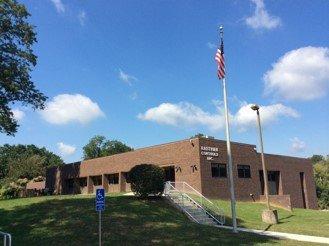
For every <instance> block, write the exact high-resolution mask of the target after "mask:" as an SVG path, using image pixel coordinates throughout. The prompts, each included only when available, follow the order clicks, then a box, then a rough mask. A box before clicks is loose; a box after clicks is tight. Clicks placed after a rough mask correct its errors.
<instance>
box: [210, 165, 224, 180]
mask: <svg viewBox="0 0 329 246" xmlns="http://www.w3.org/2000/svg"><path fill="white" fill-rule="evenodd" d="M211 176H212V177H213V178H226V177H227V171H226V164H219V163H211Z"/></svg>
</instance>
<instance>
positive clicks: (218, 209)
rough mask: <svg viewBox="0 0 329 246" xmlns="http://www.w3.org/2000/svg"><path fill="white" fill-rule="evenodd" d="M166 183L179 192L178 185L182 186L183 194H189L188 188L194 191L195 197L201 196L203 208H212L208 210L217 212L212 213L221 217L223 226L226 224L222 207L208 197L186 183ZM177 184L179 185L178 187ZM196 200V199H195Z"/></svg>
mask: <svg viewBox="0 0 329 246" xmlns="http://www.w3.org/2000/svg"><path fill="white" fill-rule="evenodd" d="M166 183H170V184H171V185H172V186H174V188H175V189H176V190H179V189H178V188H177V185H178V186H179V185H180V186H182V188H183V190H182V191H183V193H187V192H186V187H188V188H189V189H190V190H192V191H193V193H195V195H197V196H199V197H200V199H201V202H200V203H201V206H205V207H206V208H207V206H208V207H211V209H210V208H208V209H210V211H212V210H216V211H212V212H215V213H217V214H218V215H219V216H220V220H222V221H223V222H222V223H223V224H224V223H225V216H224V211H223V210H222V209H221V208H220V207H218V206H217V205H215V204H214V203H213V202H212V201H210V200H209V199H208V198H207V197H205V196H204V195H202V194H201V193H200V192H199V191H197V190H196V189H195V188H193V187H192V186H191V185H189V184H188V183H186V182H170V181H167V182H166ZM176 184H177V185H176ZM193 200H194V199H193ZM204 201H206V203H208V205H207V204H204ZM208 213H210V212H208Z"/></svg>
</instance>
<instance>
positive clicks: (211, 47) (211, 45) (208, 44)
mask: <svg viewBox="0 0 329 246" xmlns="http://www.w3.org/2000/svg"><path fill="white" fill-rule="evenodd" d="M207 47H208V48H209V49H211V50H213V49H215V48H216V47H217V45H216V44H214V43H212V42H208V43H207Z"/></svg>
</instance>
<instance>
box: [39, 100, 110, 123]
mask: <svg viewBox="0 0 329 246" xmlns="http://www.w3.org/2000/svg"><path fill="white" fill-rule="evenodd" d="M40 114H41V116H42V118H43V119H44V120H46V121H47V122H49V123H52V124H57V125H63V124H66V123H70V122H78V123H82V124H85V123H88V122H90V121H92V120H94V119H96V118H98V117H102V116H104V113H103V112H102V110H101V109H100V108H99V106H98V104H97V103H96V102H93V101H92V100H91V99H90V98H89V97H86V96H84V95H80V94H75V95H72V94H60V95H58V96H55V97H54V98H53V99H52V100H51V101H50V102H48V103H47V105H46V107H45V109H44V110H43V111H40Z"/></svg>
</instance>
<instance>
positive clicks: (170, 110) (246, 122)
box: [137, 102, 298, 131]
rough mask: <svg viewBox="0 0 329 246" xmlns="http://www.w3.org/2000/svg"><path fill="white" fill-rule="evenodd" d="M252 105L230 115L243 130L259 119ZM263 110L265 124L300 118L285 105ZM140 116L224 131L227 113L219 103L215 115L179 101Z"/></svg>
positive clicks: (233, 121)
mask: <svg viewBox="0 0 329 246" xmlns="http://www.w3.org/2000/svg"><path fill="white" fill-rule="evenodd" d="M250 105H251V104H247V103H244V104H243V105H241V107H240V109H239V110H238V111H237V113H236V114H234V115H230V120H231V123H232V125H233V126H234V127H236V128H238V129H239V130H242V131H243V130H247V128H249V127H252V126H254V124H255V122H256V114H255V112H253V111H252V109H251V108H250ZM260 112H261V119H262V123H263V125H268V124H271V123H274V122H276V121H277V120H279V118H280V117H283V116H284V117H293V118H296V117H298V113H297V112H296V111H295V110H294V109H292V108H289V107H287V106H284V105H282V104H274V105H269V106H261V107H260ZM137 117H138V118H139V119H141V120H145V121H153V122H156V123H158V124H163V125H171V126H176V127H191V126H204V127H207V128H209V129H210V130H212V131H218V130H222V129H223V128H224V127H225V115H224V110H223V107H222V105H217V112H216V113H213V114H212V113H209V112H205V111H203V110H202V109H201V108H199V107H197V106H195V105H193V104H191V103H188V102H180V103H178V104H172V103H162V104H160V105H159V106H157V107H153V108H150V109H148V110H147V111H146V112H145V113H143V114H139V115H138V116H137Z"/></svg>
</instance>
